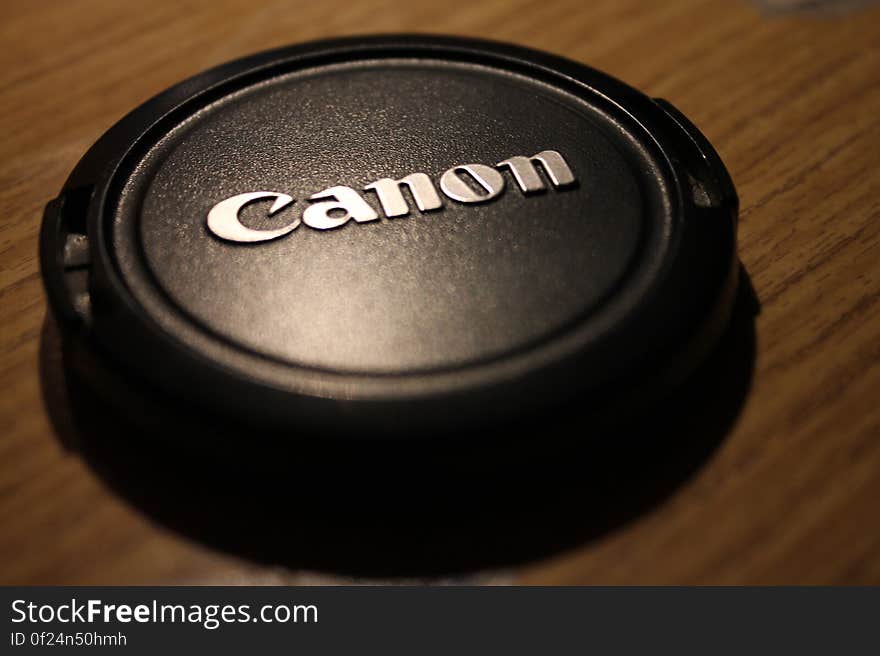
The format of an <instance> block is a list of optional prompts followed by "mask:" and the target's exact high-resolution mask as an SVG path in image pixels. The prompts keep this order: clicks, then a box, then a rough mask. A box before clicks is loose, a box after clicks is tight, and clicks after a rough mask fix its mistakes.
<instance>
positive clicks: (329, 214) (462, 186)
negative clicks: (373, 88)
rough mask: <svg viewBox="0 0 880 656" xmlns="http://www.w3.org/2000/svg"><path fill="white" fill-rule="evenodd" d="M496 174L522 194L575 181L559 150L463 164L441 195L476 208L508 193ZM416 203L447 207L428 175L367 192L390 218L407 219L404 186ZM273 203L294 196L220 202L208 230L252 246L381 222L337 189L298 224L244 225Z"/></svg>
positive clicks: (374, 185)
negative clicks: (300, 231)
mask: <svg viewBox="0 0 880 656" xmlns="http://www.w3.org/2000/svg"><path fill="white" fill-rule="evenodd" d="M498 169H508V170H509V171H510V173H511V175H512V176H513V179H514V181H515V182H516V184H517V186H518V187H519V189H520V191H522V192H523V193H524V194H526V195H528V194H533V193H537V192H541V191H544V190H546V188H547V187H546V184H545V181H544V179H543V178H542V176H541V171H543V174H544V176H546V178H547V179H548V180H549V181H550V183H551V184H552V186H553V187H554V188H557V189H564V188H566V187H572V186H573V185H574V184H575V182H576V180H575V177H574V173H573V172H572V170H571V167H569V165H568V162H566V161H565V158H564V157H563V156H562V155H561V154H560V153H559V152H558V151H555V150H542V151H541V152H539V153H538V154H536V155H532V156H531V157H524V156H522V155H515V156H514V157H509V158H507V159H505V160H502V161H500V162H498V164H497V165H496V166H495V167H494V168H493V167H491V166H486V165H485V164H459V165H458V166H453V167H452V168H450V169H448V170H447V171H445V172H444V173H443V174H442V175H441V176H440V191H442V192H443V194H444V195H445V196H446V197H448V198H450V199H451V200H454V201H457V202H459V203H465V204H473V203H486V202H488V201H491V200H493V199H495V198H497V197H498V196H500V195H501V193H502V192H503V191H504V187H505V183H504V176H502V175H501V172H500V171H499V170H498ZM404 186H406V187H407V188H408V189H409V193H410V195H411V196H412V198H413V201H415V204H416V207H418V208H419V210H420V211H421V212H430V211H431V210H438V209H440V208H442V207H443V201H442V199H441V197H440V194H439V193H438V191H437V188H436V187H435V186H434V183H433V182H432V181H431V178H429V177H428V176H427V175H426V174H424V173H411V174H410V175H407V176H405V177H403V178H401V179H399V180H394V179H392V178H380V179H379V180H376V181H375V182H371V183H370V184H368V185H366V186H365V187H364V191H372V192H373V193H375V194H376V197H377V198H378V201H379V205H380V206H381V209H382V212H383V213H384V215H385V216H386V217H387V218H389V219H391V218H394V217H400V216H407V215H409V214H410V211H411V208H410V206H409V203H408V202H407V200H406V198H405V197H404V195H403V187H404ZM271 198H274V199H275V202H274V203H273V204H272V206H271V207H270V208H269V213H268V216H272V215H273V214H275V213H276V212H279V211H281V210H282V209H284V208H285V207H287V206H288V205H290V204H291V203H293V197H291V196H288V195H287V194H282V193H279V192H276V191H253V192H248V193H243V194H238V195H236V196H232V197H231V198H227V199H226V200H222V201H220V202H219V203H217V204H216V205H215V206H214V207H212V208H211V210H210V211H209V212H208V230H209V231H210V232H212V233H213V234H214V235H215V236H217V237H220V238H221V239H225V240H227V241H232V242H240V243H252V242H261V241H269V240H270V239H277V238H278V237H283V236H284V235H286V234H288V233H290V232H292V231H293V230H295V229H296V228H297V227H298V226H299V225H300V223H301V222H302V223H305V224H306V225H307V226H309V227H310V228H314V229H316V230H331V229H333V228H339V227H342V226H344V225H345V224H346V223H348V222H349V221H351V220H354V221H356V222H357V223H368V222H370V221H376V220H377V219H379V214H378V213H377V212H376V210H375V209H373V207H371V206H370V204H369V203H368V202H367V201H366V200H364V197H363V196H361V194H360V193H359V192H357V191H355V190H354V189H352V188H351V187H346V186H344V185H339V186H335V187H328V188H327V189H324V190H323V191H319V192H318V193H315V194H312V195H311V196H309V201H317V202H311V204H310V205H309V206H308V207H306V208H305V211H303V213H302V218H301V219H299V218H298V219H295V220H294V221H292V222H289V223H287V224H286V225H284V226H283V227H280V228H275V229H271V230H257V229H254V228H248V227H247V226H246V225H244V224H243V223H242V222H241V216H240V215H241V211H242V209H244V207H245V206H246V205H248V204H250V203H253V202H256V201H260V200H268V199H271Z"/></svg>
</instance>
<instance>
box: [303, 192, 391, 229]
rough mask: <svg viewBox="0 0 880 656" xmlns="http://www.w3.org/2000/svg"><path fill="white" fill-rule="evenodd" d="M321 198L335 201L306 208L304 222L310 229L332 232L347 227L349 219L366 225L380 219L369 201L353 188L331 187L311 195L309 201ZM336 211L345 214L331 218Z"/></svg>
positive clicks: (326, 201) (327, 201)
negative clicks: (332, 229) (343, 226)
mask: <svg viewBox="0 0 880 656" xmlns="http://www.w3.org/2000/svg"><path fill="white" fill-rule="evenodd" d="M321 198H333V199H334V200H325V201H324V202H322V203H315V204H314V205H311V206H309V207H307V208H306V211H305V212H303V222H305V224H306V225H307V226H309V227H310V228H316V229H317V230H330V229H331V228H338V227H340V226H342V225H345V224H346V223H348V220H349V219H354V220H355V221H357V222H358V223H366V222H367V221H375V220H376V219H378V218H379V215H378V214H376V210H374V209H373V208H372V207H370V206H369V205H368V204H367V201H365V200H364V199H363V198H361V195H360V194H359V193H358V192H356V191H355V190H354V189H352V188H351V187H344V186H339V187H330V188H329V189H325V190H324V191H319V192H318V193H317V194H313V195H311V196H310V197H309V200H318V199H321ZM334 210H341V211H343V212H345V213H344V214H342V215H340V216H339V217H333V216H330V212H333V211H334Z"/></svg>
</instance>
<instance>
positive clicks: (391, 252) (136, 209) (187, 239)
mask: <svg viewBox="0 0 880 656" xmlns="http://www.w3.org/2000/svg"><path fill="white" fill-rule="evenodd" d="M548 150H549V151H556V152H558V153H560V154H561V155H562V156H563V157H564V159H565V162H566V163H567V165H568V166H569V167H570V169H571V172H572V174H573V176H574V180H575V182H574V184H570V185H562V186H557V185H554V184H553V181H552V180H551V178H550V176H548V171H547V170H546V167H542V166H540V165H538V166H536V168H535V171H536V172H537V173H538V175H539V176H540V180H541V186H542V189H541V191H540V193H526V190H524V188H523V187H522V185H521V184H519V183H518V181H517V180H516V179H515V177H514V175H513V171H512V168H511V167H506V166H498V163H500V162H502V161H504V160H506V159H508V158H511V157H515V156H524V157H531V156H534V155H536V154H537V153H540V152H543V151H548ZM472 163H473V164H481V165H484V166H488V167H491V168H493V169H494V170H495V171H497V172H498V173H499V174H500V179H501V180H503V183H502V185H503V188H502V189H501V190H500V191H498V193H497V195H495V196H494V197H493V198H491V199H485V200H480V201H479V202H459V201H456V200H455V199H454V198H453V197H452V196H450V195H449V194H446V195H444V191H443V188H442V185H441V179H442V177H443V174H444V172H446V171H449V170H450V169H455V168H456V167H458V166H461V165H466V164H472ZM459 172H460V171H459ZM413 173H424V174H426V175H427V176H428V178H430V180H431V182H432V184H433V185H434V188H435V190H436V193H437V198H438V199H440V203H441V206H440V207H435V208H433V209H430V210H429V211H420V210H419V209H418V208H417V207H416V203H415V200H416V199H415V197H414V196H413V194H412V193H410V192H409V191H406V192H405V193H404V196H403V197H404V200H405V201H406V202H407V204H408V208H409V213H408V214H407V215H405V216H395V217H389V216H388V215H387V214H388V213H387V211H386V210H387V208H386V207H384V206H383V205H382V203H380V202H379V198H378V195H377V194H376V193H375V192H373V191H369V190H365V187H366V186H368V185H370V184H371V183H374V182H375V181H377V180H381V179H383V178H391V179H394V180H399V179H401V178H403V177H404V176H407V175H410V174H413ZM459 179H461V180H462V181H463V182H464V183H466V184H468V185H469V186H470V187H471V188H472V191H473V193H475V194H479V193H482V194H486V190H485V189H482V190H480V189H479V185H476V186H475V184H474V182H475V181H474V179H472V178H469V177H468V176H466V175H465V176H459ZM339 185H344V186H346V187H349V188H351V189H352V190H354V191H355V192H357V193H358V194H359V195H360V198H361V199H362V201H363V202H365V203H366V204H367V205H368V206H369V207H370V208H371V209H372V210H373V212H374V213H375V214H376V219H375V220H369V221H363V222H360V221H355V220H349V221H347V222H345V223H344V224H343V225H340V226H339V227H336V228H334V229H329V230H315V229H312V228H310V227H308V226H306V225H304V224H302V225H299V226H298V227H297V228H296V229H295V230H293V231H291V232H290V233H289V234H286V235H284V236H282V237H279V238H277V239H273V240H268V241H261V242H258V243H247V244H246V243H238V242H234V241H228V240H225V239H222V238H218V236H217V235H215V234H212V232H211V231H210V230H209V229H208V227H207V223H206V220H207V216H208V213H209V212H210V211H211V209H212V207H214V206H215V205H216V204H217V203H219V202H220V201H223V200H224V199H227V198H230V197H234V196H236V195H237V194H244V193H248V192H256V191H267V192H271V193H275V194H287V195H289V196H290V197H291V198H292V199H293V201H292V202H291V203H290V204H288V205H286V206H285V207H284V208H283V209H281V210H279V211H278V212H274V213H272V214H271V216H270V215H269V208H270V206H271V205H272V200H271V199H264V200H263V201H260V202H254V203H249V204H247V205H246V206H245V207H244V208H243V209H242V211H241V213H240V217H241V221H242V223H243V224H245V225H246V226H247V227H250V228H252V229H259V230H264V229H272V228H277V227H278V226H282V225H287V224H291V223H292V222H293V221H295V220H297V219H298V218H300V217H302V214H303V212H304V210H305V209H306V208H308V207H310V206H311V205H314V204H315V203H316V202H319V201H316V200H311V201H310V200H309V197H310V196H311V195H313V194H318V193H320V192H321V191H322V190H325V189H327V188H332V187H336V186H339ZM496 191H497V190H496ZM736 211H737V205H736V195H735V192H734V190H733V187H732V185H731V183H730V179H729V177H728V176H727V173H726V171H725V170H724V167H723V165H722V164H721V162H720V161H719V160H718V157H717V155H716V154H715V153H714V151H713V150H712V148H711V146H709V144H708V142H707V141H706V140H705V138H703V137H702V135H700V134H699V133H698V132H697V131H696V129H695V128H694V127H693V126H692V125H691V124H690V123H689V122H688V121H687V120H686V119H684V117H682V116H681V115H680V114H679V113H678V112H677V111H676V110H674V109H673V108H672V107H671V106H669V105H668V104H666V103H662V102H655V101H652V100H651V99H649V98H647V97H645V96H643V95H641V94H639V93H638V92H636V91H634V90H633V89H631V88H629V87H627V86H625V85H623V84H622V83H620V82H618V81H616V80H613V79H611V78H609V77H607V76H605V75H603V74H601V73H599V72H597V71H594V70H592V69H589V68H586V67H584V66H581V65H579V64H576V63H574V62H570V61H567V60H563V59H559V58H555V57H552V56H549V55H545V54H542V53H536V52H533V51H528V50H524V49H520V48H515V47H512V46H505V45H501V44H494V43H487V42H480V41H471V40H461V39H445V38H436V37H377V38H369V39H351V40H343V41H335V42H322V43H313V44H306V45H304V46H297V47H293V48H289V49H282V50H279V51H272V52H269V53H264V54H261V55H257V56H254V57H251V58H248V59H245V60H241V61H238V62H233V63H231V64H228V65H226V66H223V67H220V68H218V69H215V70H213V71H209V72H207V73H205V74H203V75H201V76H199V77H196V78H194V79H192V80H189V81H187V82H184V83H182V84H181V85H179V86H177V87H174V88H173V89H170V90H169V91H167V92H165V93H164V94H162V95H160V96H158V97H157V98H155V99H153V100H152V101H150V102H148V103H146V104H145V105H144V106H142V107H141V108H138V109H137V110H135V111H134V112H133V113H132V114H130V115H129V116H127V117H126V118H124V119H123V120H122V121H120V123H119V124H117V126H115V127H114V128H112V129H111V130H110V131H109V132H108V133H107V135H105V136H104V137H103V138H102V139H101V141H99V142H98V143H97V144H96V145H95V146H94V147H93V148H92V150H91V151H90V152H89V153H88V154H87V155H86V156H85V157H84V158H83V160H82V161H81V163H80V165H79V166H78V167H77V169H76V170H75V171H74V173H73V174H72V176H71V178H70V180H69V181H68V183H67V185H66V187H65V190H64V191H63V192H62V194H61V196H60V198H59V199H57V200H56V201H53V202H52V203H50V205H49V207H48V208H47V213H46V219H45V223H44V230H43V237H42V244H41V249H42V260H43V271H44V278H45V280H46V285H47V290H48V294H49V297H50V301H51V304H52V307H53V310H54V311H55V314H56V316H57V317H58V318H59V319H60V321H61V323H62V325H63V326H64V327H65V328H66V329H67V332H68V334H69V335H71V337H72V338H74V339H77V340H80V341H81V342H82V343H83V344H85V345H86V347H87V348H88V349H90V350H92V351H94V352H95V353H96V354H97V355H98V356H99V358H100V359H102V360H103V361H105V362H107V363H108V364H109V365H110V366H112V367H116V368H119V369H121V370H122V371H124V372H127V373H126V375H129V376H130V377H131V378H132V379H136V380H138V381H140V382H141V383H142V384H143V385H144V388H145V389H146V390H153V391H155V392H157V393H158V394H160V395H165V396H167V397H169V398H173V399H176V400H177V401H178V402H181V403H183V404H184V405H190V406H191V407H192V408H193V409H194V410H196V411H199V410H202V411H203V410H210V411H211V412H213V413H221V414H228V415H229V416H230V417H236V418H239V419H244V420H246V421H265V422H266V423H267V424H272V425H276V426H278V425H280V426H283V427H290V426H308V427H309V428H310V429H317V430H320V431H331V432H335V433H340V434H345V435H364V434H372V433H374V432H378V433H381V434H384V435H390V434H401V435H406V436H417V435H418V434H419V433H428V432H430V433H436V432H438V431H439V432H443V431H450V430H451V431H462V430H470V429H473V428H475V427H477V426H481V425H485V424H486V423H487V422H496V421H503V420H509V419H512V418H515V417H516V416H517V415H518V414H521V413H523V412H530V413H540V412H543V411H552V408H553V407H554V406H555V405H557V404H558V403H560V402H562V401H565V400H569V399H571V398H573V397H574V396H576V395H577V396H578V397H580V398H582V399H583V400H584V409H585V410H589V411H597V412H598V411H601V410H603V409H606V408H608V407H612V408H619V407H621V406H626V405H627V404H632V403H636V402H638V401H639V400H640V399H642V398H644V397H646V396H648V397H656V396H657V395H659V394H662V393H663V392H665V391H666V390H668V389H669V388H670V387H671V386H674V385H675V384H677V383H678V382H679V381H680V380H681V379H682V377H683V376H685V375H686V374H687V372H688V371H689V370H691V369H692V368H693V367H694V366H695V365H696V363H697V362H698V361H699V359H700V358H701V357H702V356H703V355H705V353H706V352H707V351H708V349H709V348H710V347H711V344H712V342H713V341H714V339H715V338H716V337H717V336H718V335H719V334H720V332H721V330H722V329H723V326H724V323H725V321H726V319H727V315H728V313H729V310H730V305H731V303H732V300H733V292H734V288H735V284H736V256H735V223H736ZM331 216H332V215H331Z"/></svg>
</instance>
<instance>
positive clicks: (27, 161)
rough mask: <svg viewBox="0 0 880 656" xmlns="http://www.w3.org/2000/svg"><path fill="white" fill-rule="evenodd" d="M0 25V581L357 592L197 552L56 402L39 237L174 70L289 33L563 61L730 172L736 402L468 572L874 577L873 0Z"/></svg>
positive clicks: (226, 13)
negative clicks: (614, 496)
mask: <svg viewBox="0 0 880 656" xmlns="http://www.w3.org/2000/svg"><path fill="white" fill-rule="evenodd" d="M776 4H778V3H776ZM2 16H3V18H2V21H0V43H2V44H3V45H2V50H0V57H2V61H0V75H2V81H0V117H2V138H0V211H2V220H0V317H2V325H0V582H3V583H13V582H14V583H29V584H30V583H46V584H80V583H98V584H111V583H119V584H124V583H157V584H169V583H198V584H201V583H281V582H283V583H300V582H311V581H336V580H344V579H335V578H327V575H325V574H316V573H313V572H297V571H288V570H285V569H283V568H280V567H265V566H262V565H257V564H253V563H249V562H246V561H244V560H241V559H238V558H236V557H234V556H231V555H225V554H220V553H218V552H214V551H212V550H210V549H208V548H206V547H204V546H201V545H198V544H195V543H192V542H190V541H188V540H185V539H183V538H181V537H179V536H177V535H176V534H174V533H172V532H170V531H168V530H166V529H163V528H160V527H159V526H157V525H155V524H154V523H153V522H151V521H150V520H149V519H147V518H146V517H144V516H142V515H141V514H139V513H138V512H137V511H135V510H133V509H132V508H131V507H130V506H128V505H127V503H126V502H124V501H122V500H120V499H119V498H117V497H116V496H114V494H112V493H111V492H110V491H108V490H107V489H106V488H105V487H104V486H103V485H102V483H100V482H99V480H98V479H97V478H96V477H95V476H94V475H93V474H92V473H91V472H90V470H89V469H88V468H87V467H86V466H85V465H84V464H83V463H82V462H81V460H80V459H79V458H78V457H77V456H76V454H75V453H71V452H68V451H65V450H64V449H63V448H62V447H61V445H60V443H59V441H58V439H57V438H56V436H55V434H54V433H53V430H52V428H51V427H50V424H49V421H48V419H47V415H46V411H45V410H44V407H43V402H42V400H41V393H40V382H39V380H40V379H39V373H38V348H39V342H40V333H41V327H42V324H43V320H44V315H45V312H46V305H45V299H44V296H43V291H42V288H41V283H40V277H39V273H38V267H37V259H36V252H37V231H38V226H39V223H40V218H41V212H42V208H43V206H44V205H45V203H46V202H47V201H48V200H49V199H50V198H52V197H53V196H54V195H55V194H56V193H57V192H58V190H59V189H60V187H61V185H62V183H63V181H64V179H65V177H66V176H67V174H68V173H69V172H70V170H71V168H72V167H73V165H74V164H75V163H76V162H77V160H78V159H79V157H80V156H81V155H82V154H83V153H84V152H85V150H86V149H87V148H88V147H89V145H90V144H91V143H92V142H93V141H94V140H95V139H96V138H97V137H98V136H99V135H100V134H101V133H102V132H103V131H104V130H105V129H107V128H108V127H109V126H110V125H111V124H113V123H114V122H115V121H116V120H117V119H118V118H119V117H121V116H122V115H123V114H124V113H125V112H127V111H128V110H130V109H131V108H133V107H135V106H136V105H138V104H139V103H141V102H142V101H144V100H146V99H147V98H148V97H150V96H152V95H153V94H155V93H157V92H159V91H161V90H162V89H164V88H165V87H167V86H169V85H171V84H172V83H174V82H177V81H178V80H180V79H182V78H185V77H187V76H189V75H192V74H195V73H197V72H199V71H200V70H202V69H204V68H206V67H210V66H213V65H215V64H218V63H220V62H223V61H225V60H229V59H232V58H235V57H238V56H240V55H243V54H245V53H250V52H254V51H258V50H261V49H264V48H268V47H273V46H278V45H282V44H286V43H292V42H298V41H303V40H307V39H313V38H318V37H324V36H331V35H342V34H352V33H362V32H389V31H422V32H443V33H452V34H463V35H474V36H482V37H490V38H494V39H501V40H508V41H513V42H518V43H521V44H524V45H528V46H533V47H537V48H542V49H545V50H549V51H551V52H555V53H558V54H561V55H565V56H567V57H570V58H573V59H576V60H579V61H582V62H586V63H588V64H590V65H593V66H595V67H597V68H600V69H603V70H605V71H607V72H609V73H611V74H613V75H615V76H617V77H620V78H621V79H623V80H625V81H626V82H628V83H630V84H632V85H634V86H636V87H638V88H640V89H642V90H644V91H645V92H647V93H648V94H651V95H653V96H659V97H664V98H667V99H669V100H670V101H672V102H673V103H674V104H675V105H677V106H678V107H679V108H680V109H681V110H682V111H683V112H684V113H685V114H687V115H688V116H689V117H690V118H691V119H692V120H693V121H694V122H695V123H696V124H697V125H699V126H700V128H701V129H702V130H703V132H704V133H705V134H706V135H707V136H708V137H709V138H710V140H711V141H712V142H713V143H714V144H715V146H716V147H717V149H718V150H719V152H720V153H721V155H722V158H723V159H724V161H725V162H726V164H727V166H728V167H729V169H730V171H731V174H732V176H733V178H734V180H735V182H736V185H737V188H738V190H739V194H740V198H741V204H742V212H741V223H740V230H739V238H740V255H741V259H742V262H743V263H744V265H745V267H746V269H747V270H748V272H749V274H750V275H751V279H752V282H753V285H754V287H755V289H756V291H757V295H758V297H759V299H760V301H761V304H762V306H763V307H762V312H761V314H760V316H759V317H758V318H757V355H756V365H755V373H754V380H753V383H752V387H751V390H750V391H749V394H748V398H747V400H746V403H745V406H744V408H743V410H742V413H741V414H740V416H739V418H738V420H737V422H736V424H735V426H734V427H733V429H732V430H731V431H730V433H729V434H728V435H727V437H726V438H725V439H724V440H723V441H722V442H721V444H720V446H719V447H718V449H717V450H716V451H715V452H714V453H713V455H712V456H711V458H709V460H708V461H707V462H706V463H704V465H703V466H702V467H701V468H700V469H699V470H698V471H697V472H696V473H695V474H694V475H693V476H692V477H691V478H690V479H689V480H687V481H686V482H685V483H684V484H683V485H682V486H681V487H680V488H679V489H678V490H677V491H676V492H675V493H674V494H672V495H671V496H670V497H668V498H667V499H666V500H665V501H663V503H661V504H660V505H659V506H658V507H656V508H654V509H652V510H651V511H649V512H647V513H645V514H643V515H641V516H640V517H637V518H635V519H633V520H632V521H630V522H627V523H626V524H625V525H623V526H622V527H620V528H618V529H617V530H615V531H613V532H611V533H610V534H607V535H604V536H602V537H600V538H598V539H596V540H593V541H590V542H588V543H586V544H582V545H581V546H578V547H576V548H573V549H571V550H568V551H565V552H563V553H560V554H557V555H555V556H553V557H550V558H547V559H542V560H538V561H537V562H524V563H522V564H521V565H519V566H516V567H513V568H511V569H505V570H504V571H501V572H488V573H485V572H484V573H481V574H477V575H475V576H476V578H474V579H472V580H480V581H498V582H523V583H529V584H532V583H549V584H569V583H579V584H607V583H614V584H617V583H626V584H644V583H682V584H692V583H699V584H704V583H711V584H740V583H873V584H878V583H880V365H878V360H880V301H878V299H880V122H878V116H880V10H878V9H866V10H861V11H858V12H853V13H843V14H839V15H835V14H827V15H826V14H823V15H793V14H779V13H773V14H770V15H766V14H762V13H761V12H760V11H758V10H757V9H755V6H754V5H752V4H750V3H745V2H733V1H727V0H720V1H718V2H708V1H706V2H703V1H693V2H691V1H688V2H662V3H661V2H633V1H631V0H625V1H621V0H602V1H595V2H583V1H582V0H576V1H573V2H553V1H549V0H539V1H511V2H506V1H501V0H496V1H494V2H485V3H478V2H474V0H465V1H463V2H459V1H452V0H444V2H424V3H423V2H418V1H414V0H409V1H407V2H390V1H389V2H372V3H349V2H342V1H333V0H324V1H322V2H304V3H285V2H267V3H256V2H252V1H250V0H242V1H239V2H229V1H222V2H221V1H215V2H205V3H195V2H151V3H148V4H146V5H139V4H138V5H135V4H132V3H124V2H97V1H94V2H92V1H89V2H33V1H31V0H28V1H21V2H10V1H9V0H4V2H3V3H2ZM578 520H579V518H578V517H577V516H572V519H571V521H573V522H574V521H578ZM353 548H354V547H353Z"/></svg>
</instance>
